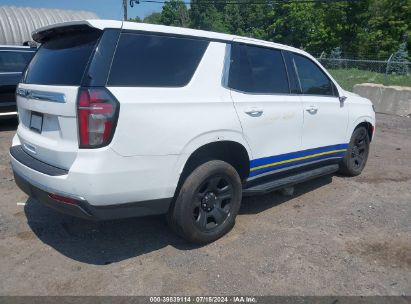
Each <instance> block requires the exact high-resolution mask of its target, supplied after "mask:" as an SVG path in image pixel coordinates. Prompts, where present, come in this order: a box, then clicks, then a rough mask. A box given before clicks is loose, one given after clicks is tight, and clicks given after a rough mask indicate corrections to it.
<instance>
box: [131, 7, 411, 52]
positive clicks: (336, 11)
mask: <svg viewBox="0 0 411 304" xmlns="http://www.w3.org/2000/svg"><path fill="white" fill-rule="evenodd" d="M131 21H136V22H145V23H154V24H164V25H172V26H180V27H190V28H195V29H202V30H209V31H216V32H223V33H229V34H236V35H241V36H247V37H253V38H258V39H263V40H268V41H274V42H278V43H283V44H287V45H291V46H295V47H298V48H302V49H304V50H306V51H308V52H310V53H313V54H315V55H317V56H319V55H320V54H321V53H322V54H323V55H326V54H331V53H332V51H333V50H334V49H336V48H340V50H341V52H342V56H343V57H347V58H358V59H370V58H372V59H382V60H387V59H388V57H389V56H390V55H391V54H393V53H395V52H397V51H398V49H399V48H400V45H402V46H404V44H405V45H406V46H407V50H408V51H409V50H410V49H409V48H410V45H411V0H347V1H311V2H307V1H302V2H298V0H288V1H270V0H266V1H264V0H259V1H255V0H254V1H253V0H236V1H224V0H209V1H204V0H192V1H191V2H190V5H189V6H187V5H186V4H185V3H184V2H183V1H181V0H170V1H168V2H165V4H164V6H163V9H162V11H161V12H155V13H152V14H150V15H148V16H147V17H145V18H144V19H143V20H140V19H139V18H136V19H131ZM410 53H411V52H410Z"/></svg>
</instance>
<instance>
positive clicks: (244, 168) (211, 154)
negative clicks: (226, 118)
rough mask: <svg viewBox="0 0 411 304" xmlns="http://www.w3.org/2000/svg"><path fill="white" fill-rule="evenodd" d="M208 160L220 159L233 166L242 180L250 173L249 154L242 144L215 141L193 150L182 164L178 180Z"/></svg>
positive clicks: (229, 141)
mask: <svg viewBox="0 0 411 304" xmlns="http://www.w3.org/2000/svg"><path fill="white" fill-rule="evenodd" d="M209 160H222V161H225V162H227V163H229V164H230V165H231V166H233V167H234V168H235V169H236V170H237V172H238V175H239V176H240V178H241V179H242V180H245V179H246V178H247V177H248V175H249V173H250V156H249V153H248V151H247V149H246V148H245V147H244V145H242V144H240V143H238V142H236V141H231V140H222V141H215V142H211V143H207V144H204V145H202V146H200V147H198V148H197V149H196V150H194V151H193V152H192V153H191V154H190V156H189V158H188V159H187V161H186V162H185V164H184V168H183V170H182V173H181V175H180V180H181V179H182V178H183V179H184V176H187V175H188V174H190V172H192V171H193V170H194V169H195V168H196V167H198V166H199V165H201V164H203V163H205V162H207V161H209Z"/></svg>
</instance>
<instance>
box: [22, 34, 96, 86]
mask: <svg viewBox="0 0 411 304" xmlns="http://www.w3.org/2000/svg"><path fill="white" fill-rule="evenodd" d="M100 35H101V32H100V31H94V30H92V31H81V32H71V33H70V34H65V35H64V34H63V35H60V36H57V37H54V38H52V39H51V40H48V41H46V42H44V43H43V44H42V46H41V47H40V48H39V50H38V51H37V53H36V55H35V56H34V57H33V60H32V61H31V63H30V65H29V67H28V69H27V72H26V76H25V82H26V83H32V84H45V85H80V83H81V79H82V77H83V74H84V71H85V69H86V66H87V63H88V61H89V59H90V56H91V54H92V52H93V50H94V47H95V45H96V43H97V41H98V39H99V37H100Z"/></svg>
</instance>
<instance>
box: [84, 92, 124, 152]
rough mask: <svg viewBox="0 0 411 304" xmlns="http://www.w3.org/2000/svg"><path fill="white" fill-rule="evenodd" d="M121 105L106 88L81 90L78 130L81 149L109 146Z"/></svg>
mask: <svg viewBox="0 0 411 304" xmlns="http://www.w3.org/2000/svg"><path fill="white" fill-rule="evenodd" d="M118 110H119V103H118V101H117V100H116V99H115V98H114V96H113V95H111V94H110V92H109V91H107V89H105V88H80V91H79V95H78V103H77V111H78V128H79V137H80V145H79V146H80V148H99V147H103V146H105V145H108V144H109V143H110V141H111V138H112V137H113V134H114V129H115V126H116V123H117V117H118V115H117V114H118Z"/></svg>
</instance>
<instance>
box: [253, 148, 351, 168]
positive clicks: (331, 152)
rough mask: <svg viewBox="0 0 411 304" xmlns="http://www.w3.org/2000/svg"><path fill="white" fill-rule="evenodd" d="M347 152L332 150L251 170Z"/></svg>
mask: <svg viewBox="0 0 411 304" xmlns="http://www.w3.org/2000/svg"><path fill="white" fill-rule="evenodd" d="M345 151H347V149H340V150H332V151H327V152H321V153H316V154H312V155H307V156H302V157H297V158H292V159H287V160H283V161H279V162H276V163H271V164H266V165H262V166H258V167H254V168H251V169H250V171H256V170H260V169H264V168H269V167H274V166H277V165H281V164H286V163H291V162H295V161H299V160H304V159H309V158H314V157H317V156H322V155H328V154H334V153H338V152H345Z"/></svg>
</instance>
